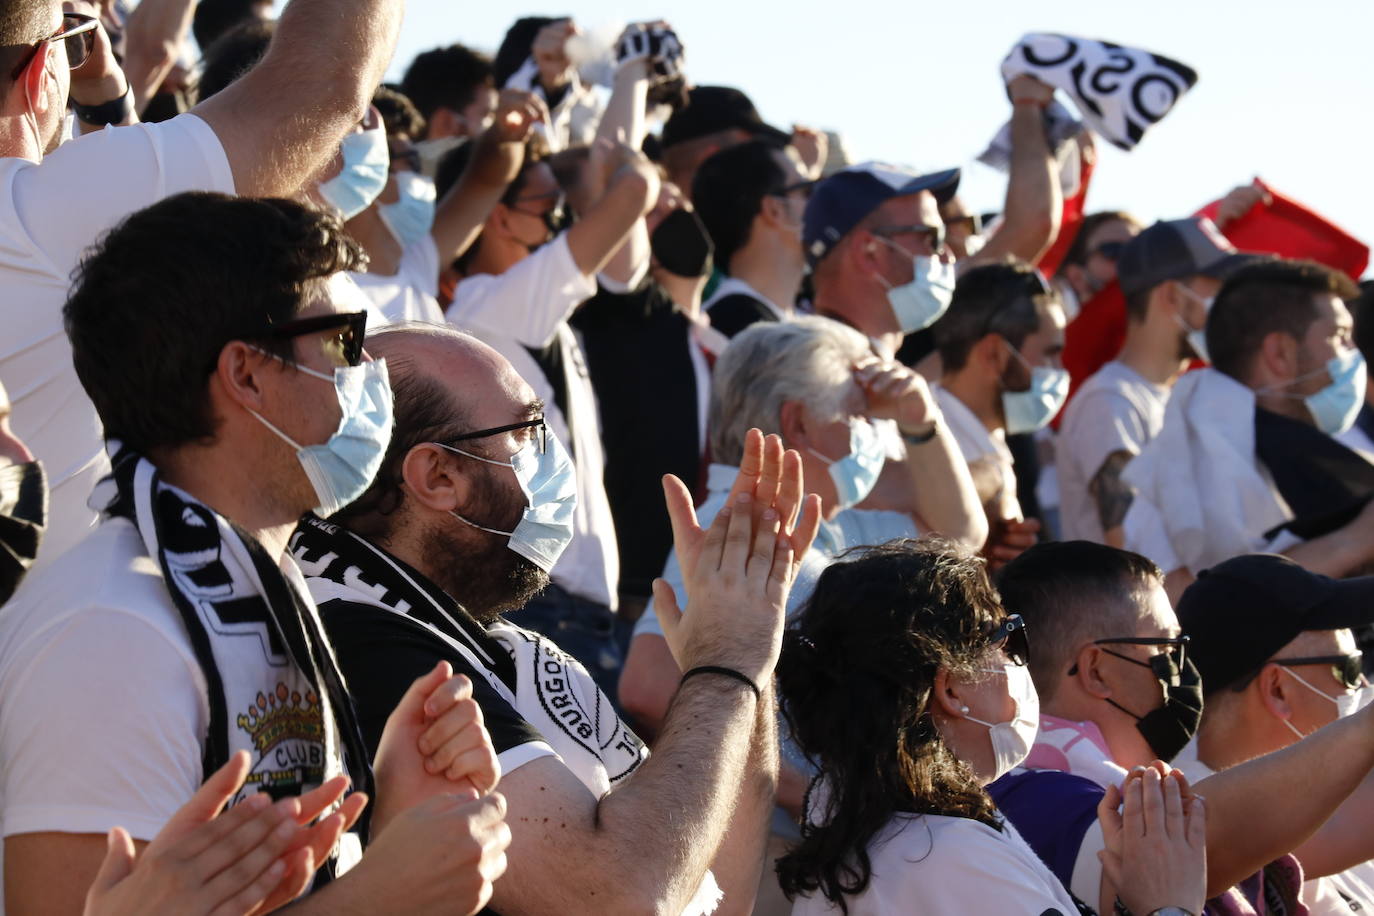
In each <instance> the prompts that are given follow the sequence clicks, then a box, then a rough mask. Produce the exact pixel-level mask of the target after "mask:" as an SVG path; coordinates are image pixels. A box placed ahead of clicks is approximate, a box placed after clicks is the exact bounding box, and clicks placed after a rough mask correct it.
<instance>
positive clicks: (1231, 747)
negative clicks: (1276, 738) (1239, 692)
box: [1197, 715, 1274, 771]
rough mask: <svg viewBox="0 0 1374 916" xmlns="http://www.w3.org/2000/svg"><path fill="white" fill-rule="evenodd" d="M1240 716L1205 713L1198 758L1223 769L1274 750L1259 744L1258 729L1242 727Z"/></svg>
mask: <svg viewBox="0 0 1374 916" xmlns="http://www.w3.org/2000/svg"><path fill="white" fill-rule="evenodd" d="M1240 718H1242V717H1239V716H1226V717H1224V718H1223V717H1219V716H1216V715H1212V716H1206V715H1204V718H1203V721H1202V728H1201V729H1199V730H1198V736H1197V757H1198V760H1201V761H1202V762H1203V763H1205V764H1206V765H1207V766H1209V767H1211V768H1212V769H1214V770H1217V771H1221V770H1225V769H1228V768H1229V767H1233V766H1235V765H1236V764H1239V763H1244V762H1245V761H1247V760H1253V759H1254V758H1256V757H1260V756H1262V755H1264V754H1266V753H1268V752H1269V751H1272V750H1274V748H1272V747H1261V746H1258V745H1259V742H1257V740H1256V738H1257V734H1256V732H1257V730H1255V729H1250V728H1244V727H1241V724H1242V723H1241V722H1240V721H1239V719H1240Z"/></svg>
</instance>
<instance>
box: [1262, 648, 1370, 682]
mask: <svg viewBox="0 0 1374 916" xmlns="http://www.w3.org/2000/svg"><path fill="white" fill-rule="evenodd" d="M1274 664H1276V665H1283V666H1284V667H1285V668H1296V667H1298V666H1299V665H1329V666H1331V673H1332V674H1333V675H1334V676H1335V678H1336V680H1338V681H1340V682H1341V684H1342V685H1343V686H1344V687H1345V688H1346V689H1347V690H1357V689H1359V688H1361V687H1363V686H1364V685H1365V681H1364V653H1362V652H1355V653H1352V654H1350V655H1313V656H1310V657H1307V658H1276V659H1274Z"/></svg>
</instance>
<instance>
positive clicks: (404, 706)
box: [391, 661, 453, 722]
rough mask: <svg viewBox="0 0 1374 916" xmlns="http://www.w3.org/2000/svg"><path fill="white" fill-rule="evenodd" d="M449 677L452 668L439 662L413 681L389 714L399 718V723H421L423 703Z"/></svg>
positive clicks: (451, 675)
mask: <svg viewBox="0 0 1374 916" xmlns="http://www.w3.org/2000/svg"><path fill="white" fill-rule="evenodd" d="M451 677H453V666H451V665H450V664H449V663H448V662H445V661H441V662H439V664H437V665H435V666H434V669H433V670H432V671H430V672H429V674H426V675H424V676H423V677H418V678H416V679H415V681H414V683H412V684H411V685H410V689H409V690H407V691H406V692H405V695H404V696H402V697H401V702H399V703H397V704H396V709H395V710H394V711H393V712H392V713H391V714H392V715H393V716H397V715H399V716H401V717H402V718H401V721H410V722H419V721H423V719H424V716H425V701H426V700H428V699H429V695H430V694H431V693H433V692H434V691H435V690H437V689H438V688H439V686H440V685H441V684H443V683H444V682H445V681H447V680H448V679H449V678H451Z"/></svg>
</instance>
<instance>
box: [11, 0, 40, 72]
mask: <svg viewBox="0 0 1374 916" xmlns="http://www.w3.org/2000/svg"><path fill="white" fill-rule="evenodd" d="M51 15H52V4H51V3H48V2H47V0H5V3H4V4H3V5H0V48H4V49H6V51H8V53H6V54H3V55H0V60H3V61H4V62H5V63H4V68H3V69H4V71H5V73H6V75H8V74H9V71H11V70H13V69H14V68H15V66H17V65H18V63H19V61H20V59H21V58H22V57H23V56H24V55H25V54H27V53H28V52H29V48H30V47H31V46H32V45H33V43H34V42H36V41H41V40H42V39H44V38H46V37H47V36H48V34H49V33H50V32H51V31H52V26H51V25H50V24H49V22H50V20H49V18H48V17H49V16H51Z"/></svg>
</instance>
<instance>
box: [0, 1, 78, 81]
mask: <svg viewBox="0 0 1374 916" xmlns="http://www.w3.org/2000/svg"><path fill="white" fill-rule="evenodd" d="M98 28H100V21H99V20H97V19H95V18H94V17H92V16H84V15H82V14H81V13H63V14H62V25H61V27H60V28H59V29H58V30H57V31H56V32H53V33H52V34H51V35H49V36H48V37H47V38H44V39H43V40H42V41H38V42H35V43H34V45H33V47H31V48H29V50H28V51H26V52H24V56H23V57H22V58H20V60H19V63H18V64H17V65H16V66H15V68H14V69H13V70H11V71H10V79H12V80H17V79H19V77H20V76H22V75H23V73H24V71H25V70H26V69H28V66H29V64H31V63H33V59H34V58H35V57H37V56H38V52H39V51H40V50H42V48H43V46H44V45H45V44H47V43H49V42H52V41H56V40H58V39H59V38H61V39H63V40H64V41H66V43H67V66H68V67H70V68H71V69H72V70H75V69H76V68H77V67H80V66H81V65H82V64H84V63H85V62H86V59H87V58H89V57H90V56H91V52H92V51H94V50H95V30H96V29H98Z"/></svg>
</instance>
